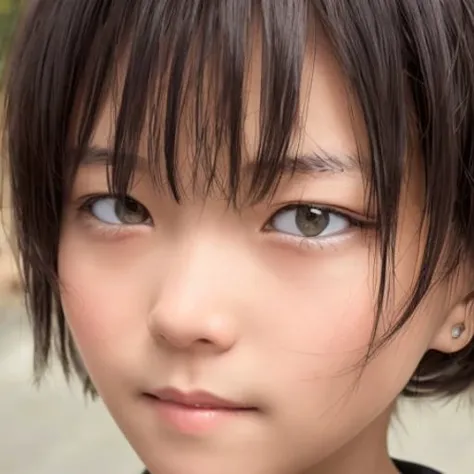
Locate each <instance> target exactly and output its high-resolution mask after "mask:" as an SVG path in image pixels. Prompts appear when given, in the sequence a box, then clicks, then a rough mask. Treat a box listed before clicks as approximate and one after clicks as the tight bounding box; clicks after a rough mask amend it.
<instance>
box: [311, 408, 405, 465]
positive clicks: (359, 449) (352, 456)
mask: <svg viewBox="0 0 474 474" xmlns="http://www.w3.org/2000/svg"><path fill="white" fill-rule="evenodd" d="M392 411H393V410H392V409H390V410H387V411H386V412H384V413H383V414H382V415H381V416H379V417H378V418H377V419H376V420H375V421H374V422H372V423H371V424H370V425H369V426H368V427H367V428H366V429H364V431H362V432H361V433H360V434H359V435H358V436H357V437H356V438H354V439H353V440H352V441H351V442H350V443H348V444H346V445H345V446H344V447H343V448H341V449H340V450H339V451H337V452H336V453H333V454H332V455H331V456H329V457H328V458H326V459H325V460H324V461H323V462H321V463H319V464H318V465H317V466H315V467H314V468H313V469H311V470H310V471H308V472H305V473H304V474H348V473H350V474H399V471H398V469H397V468H396V467H395V465H394V464H393V462H392V460H391V459H390V456H389V453H388V445H387V432H388V427H389V424H390V419H391V414H392Z"/></svg>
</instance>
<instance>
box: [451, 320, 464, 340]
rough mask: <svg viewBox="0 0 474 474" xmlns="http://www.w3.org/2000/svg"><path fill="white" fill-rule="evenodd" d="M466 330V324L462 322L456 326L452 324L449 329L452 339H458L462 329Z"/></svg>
mask: <svg viewBox="0 0 474 474" xmlns="http://www.w3.org/2000/svg"><path fill="white" fill-rule="evenodd" d="M465 330H466V326H465V325H464V323H460V324H456V326H453V329H452V330H451V336H452V337H453V339H459V338H460V337H461V336H462V335H463V333H464V331H465Z"/></svg>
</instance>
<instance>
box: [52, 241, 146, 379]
mask: <svg viewBox="0 0 474 474" xmlns="http://www.w3.org/2000/svg"><path fill="white" fill-rule="evenodd" d="M94 245H95V244H94V243H91V241H90V239H89V240H87V239H80V238H70V236H69V235H68V234H66V235H64V236H63V238H62V240H61V245H60V249H59V255H58V273H59V279H60V283H61V302H62V305H63V309H64V312H65V316H66V319H67V322H68V325H69V327H70V330H71V332H72V334H73V336H74V339H75V342H76V345H77V346H78V348H79V351H80V352H81V355H82V357H83V359H84V362H85V364H86V366H88V368H91V369H92V367H91V366H94V364H95V361H96V360H99V359H104V360H105V359H107V363H110V362H109V361H111V360H119V359H120V357H118V358H117V354H116V353H117V352H118V351H119V350H120V349H117V348H120V347H124V345H123V344H124V343H126V341H128V344H129V345H130V344H131V343H133V341H134V339H136V338H138V337H139V335H140V332H141V331H142V328H141V325H143V326H144V325H145V324H146V319H145V318H140V317H137V316H139V315H140V314H144V312H145V311H146V310H145V309H144V308H146V306H147V303H148V302H147V299H146V294H143V288H144V285H145V282H146V281H149V279H147V274H146V269H144V267H143V265H142V264H141V263H140V262H141V261H142V259H140V258H137V257H138V256H137V255H130V252H129V251H128V252H125V251H124V252H120V251H118V250H117V249H115V250H114V251H111V250H108V249H107V248H106V247H105V246H103V248H100V249H99V248H96V247H95V246H94ZM124 250H125V249H124ZM92 370H93V369H92Z"/></svg>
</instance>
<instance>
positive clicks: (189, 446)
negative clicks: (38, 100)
mask: <svg viewBox="0 0 474 474" xmlns="http://www.w3.org/2000/svg"><path fill="white" fill-rule="evenodd" d="M257 57H259V55H258V54H257V53H255V58H254V60H253V61H252V68H251V72H250V74H249V78H248V87H247V92H248V96H247V97H246V101H247V102H248V107H247V116H246V126H245V147H246V148H245V149H246V151H247V154H246V157H245V160H244V161H245V163H244V166H243V169H242V173H244V176H245V173H248V174H249V178H251V176H252V170H253V165H254V164H255V163H254V161H253V158H252V157H253V156H255V155H256V153H257V149H256V148H257V146H258V136H257V133H256V130H257V126H258V116H259V114H258V107H259V100H260V72H259V71H260V68H259V61H258V59H257ZM302 90H303V91H304V92H303V107H302V109H304V114H302V117H303V118H302V123H301V131H302V133H301V134H300V135H299V136H300V140H299V142H298V143H295V144H294V146H293V147H292V148H291V152H292V155H291V156H292V157H294V156H295V155H298V156H299V157H300V159H299V160H300V161H299V163H300V164H301V166H297V167H296V173H295V174H294V175H292V174H291V173H285V174H284V175H283V178H282V181H281V183H280V185H279V186H278V188H277V190H276V193H275V195H274V196H272V198H271V199H267V200H263V201H262V202H258V203H256V204H254V205H251V204H247V201H246V200H245V189H244V188H243V189H242V196H241V197H242V199H241V202H242V205H240V206H238V208H234V207H233V206H229V204H228V202H227V201H226V199H225V195H224V193H222V192H221V190H222V189H221V187H220V186H219V185H218V183H220V182H221V181H222V182H224V181H225V177H226V159H225V157H224V156H223V157H222V159H219V162H218V168H217V174H218V176H219V177H220V178H221V181H219V178H218V179H217V180H216V181H215V182H214V185H213V186H212V187H211V189H210V190H208V192H206V184H207V181H208V180H207V179H206V176H204V174H202V176H201V175H200V174H199V173H198V174H197V175H195V174H193V173H192V172H191V170H192V169H194V168H193V167H191V160H193V159H194V158H193V154H192V153H191V152H190V151H189V150H191V148H192V146H190V145H189V144H190V143H191V142H192V137H191V135H189V134H188V132H189V133H190V131H192V127H187V126H184V127H181V131H180V139H179V156H180V161H179V164H178V165H179V174H180V179H181V181H180V182H181V185H182V190H183V198H182V201H181V202H180V204H177V203H176V201H175V200H174V198H173V197H172V196H171V194H170V193H169V192H168V190H167V188H165V187H162V188H161V189H158V187H157V186H156V185H155V183H154V181H153V180H152V179H151V178H150V175H149V173H148V169H147V163H146V161H147V143H148V137H147V136H146V133H144V136H143V142H142V144H141V147H140V154H141V158H142V159H140V160H139V166H138V167H137V170H136V173H135V177H134V180H133V184H132V187H131V190H130V198H129V199H128V201H127V202H126V203H120V202H118V201H116V200H115V199H114V197H113V196H111V195H107V193H108V186H107V169H106V161H107V153H108V152H109V153H111V152H110V148H111V147H112V144H113V135H114V124H115V110H116V105H117V104H115V103H114V102H113V100H112V98H110V99H109V101H108V102H107V103H106V104H105V107H104V108H103V112H102V115H101V117H100V119H99V121H98V124H97V127H96V130H95V133H94V134H93V141H92V143H91V150H90V153H89V154H88V156H86V157H85V158H84V163H83V165H81V166H80V168H79V171H78V173H77V177H76V179H75V182H74V186H73V189H72V190H71V195H70V198H69V200H68V203H67V205H66V212H65V216H64V223H63V229H62V235H61V241H60V252H59V276H60V281H61V285H62V295H61V296H62V303H63V307H64V310H65V314H66V317H67V319H68V322H69V325H70V328H71V331H72V333H73V336H74V338H75V342H76V344H77V346H78V348H79V351H80V354H81V356H82V358H83V361H84V364H85V366H86V368H87V371H88V373H89V374H90V376H91V378H92V381H93V383H94V385H95V387H96V389H97V390H98V392H99V394H100V396H101V397H102V398H103V399H104V401H105V403H106V404H107V405H108V407H109V409H110V411H111V413H112V415H113V416H114V417H115V419H116V421H117V423H118V425H119V426H120V428H121V429H122V430H123V432H124V433H125V435H126V436H127V438H128V439H129V441H130V442H131V444H132V446H133V447H134V448H135V449H136V451H137V452H138V454H139V455H140V456H141V458H142V459H143V460H144V462H145V463H146V465H147V466H148V467H149V469H150V470H151V472H156V473H160V474H161V473H166V474H172V473H176V474H177V473H187V474H192V473H206V474H222V473H223V472H225V473H227V474H231V473H235V474H237V473H239V474H241V473H246V474H252V473H271V474H278V473H295V472H311V469H312V468H316V466H318V469H322V470H321V471H319V470H318V472H339V471H335V470H334V469H333V470H331V469H332V468H334V467H335V466H339V467H341V466H343V465H344V462H346V461H345V460H346V459H347V460H349V459H350V460H351V461H350V462H353V460H354V456H356V457H360V458H361V459H362V458H365V459H366V460H367V459H369V461H368V462H370V463H371V464H370V465H371V466H380V468H381V470H380V471H378V472H384V471H383V470H382V469H387V472H390V471H389V469H390V467H389V466H388V459H387V460H386V458H384V457H383V456H382V457H380V456H379V454H380V452H383V451H384V450H385V433H386V429H387V424H388V421H389V415H390V411H391V408H392V405H393V402H394V400H395V399H396V397H397V395H398V394H399V393H400V392H401V390H402V389H403V387H404V386H405V384H406V383H407V381H408V380H409V378H410V377H411V375H412V373H413V372H414V370H415V368H416V366H417V364H418V362H419V361H420V359H421V357H422V356H423V354H424V353H425V352H426V350H427V349H429V348H430V347H436V344H437V343H438V342H437V341H438V340H439V337H440V336H439V333H440V330H441V329H440V328H441V327H442V325H443V322H444V317H445V315H446V312H447V311H448V309H449V308H450V306H451V305H452V301H451V300H449V299H448V296H447V295H448V293H447V289H446V288H445V286H443V285H439V286H438V287H437V288H436V289H434V290H433V291H431V292H430V294H429V296H428V297H427V298H426V300H425V301H424V303H423V305H422V306H421V307H420V308H419V309H418V311H417V313H416V314H415V317H414V318H413V320H412V321H411V322H410V323H409V325H408V326H407V328H406V330H404V331H402V332H401V333H400V334H399V335H398V336H397V337H396V338H395V339H393V340H392V341H391V342H390V343H389V344H388V345H386V346H384V347H383V348H382V349H381V350H380V351H379V352H377V355H376V357H374V358H373V359H371V360H370V362H369V363H368V364H367V365H365V366H364V369H363V370H362V371H361V368H362V366H363V364H362V361H363V359H364V356H365V355H366V353H367V350H368V345H369V341H370V337H371V332H372V329H373V327H374V321H375V313H376V295H377V288H378V286H377V285H378V283H379V282H378V281H377V278H376V277H377V275H378V274H379V270H380V269H379V266H378V260H377V255H378V254H377V250H376V241H375V237H376V223H375V222H373V219H372V218H371V210H370V209H367V208H366V203H367V199H366V195H365V191H366V175H365V177H364V173H366V172H367V168H368V166H367V165H368V162H367V159H368V158H364V137H363V134H362V131H363V126H362V122H361V120H360V119H359V118H358V114H357V110H355V111H354V110H351V108H350V98H349V96H348V95H347V88H346V84H345V79H344V77H343V76H342V74H341V72H340V70H339V68H338V66H337V64H336V61H335V60H334V59H333V57H332V55H331V53H330V50H329V48H325V47H321V46H320V47H319V49H318V52H317V54H316V62H315V64H314V69H313V65H312V64H310V63H308V65H307V67H306V69H305V73H304V80H303V85H302ZM183 114H184V116H185V115H186V110H184V112H183ZM289 159H290V158H289ZM407 159H408V158H407ZM410 160H411V161H410V163H411V162H412V161H413V162H414V161H415V158H413V159H410ZM409 168H410V173H409V176H407V179H406V180H405V187H404V191H403V193H402V196H403V197H402V203H401V214H400V216H399V218H400V225H399V229H400V230H399V237H398V240H397V249H396V256H397V258H396V270H395V275H396V278H395V280H394V287H393V293H392V294H393V296H394V298H393V299H392V300H390V304H389V305H388V306H387V310H386V311H385V312H384V315H383V318H382V320H381V322H380V325H379V326H378V329H377V331H378V334H379V336H380V335H382V334H384V333H385V331H386V330H388V329H389V328H390V326H391V325H392V324H393V323H394V318H396V317H397V315H398V314H399V311H400V310H401V309H402V307H403V303H404V302H406V300H407V298H408V297H409V295H410V291H411V290H412V288H413V285H414V283H415V282H416V279H417V277H418V271H419V265H418V263H417V262H418V260H419V256H420V253H421V251H422V248H420V238H421V237H420V236H421V235H422V234H423V230H422V228H421V227H420V226H421V211H420V209H421V206H422V202H421V201H420V195H421V194H422V193H421V189H420V188H421V182H420V181H419V179H418V177H417V169H416V165H414V164H413V165H410V166H409ZM245 179H246V178H245V177H244V180H243V182H244V183H245ZM221 184H225V183H221ZM420 229H421V230H420ZM451 290H453V288H452V287H451ZM458 293H459V292H458V289H457V288H454V291H451V292H450V293H449V295H451V297H452V298H455V297H456V295H457V294H458ZM160 397H161V400H160ZM172 402H175V403H172ZM371 453H373V454H371ZM384 463H387V465H385V464H384ZM324 468H328V471H325V470H324ZM346 468H347V469H348V470H347V471H345V472H349V471H351V468H350V467H347V466H346ZM344 469H345V468H344ZM351 472H352V471H351ZM367 472H368V471H367ZM374 472H375V471H374Z"/></svg>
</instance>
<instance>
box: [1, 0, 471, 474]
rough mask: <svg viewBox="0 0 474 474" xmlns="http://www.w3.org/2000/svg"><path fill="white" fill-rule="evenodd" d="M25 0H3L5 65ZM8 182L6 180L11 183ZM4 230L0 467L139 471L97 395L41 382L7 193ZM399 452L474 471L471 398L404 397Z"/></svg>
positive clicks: (75, 473)
mask: <svg viewBox="0 0 474 474" xmlns="http://www.w3.org/2000/svg"><path fill="white" fill-rule="evenodd" d="M21 4H22V1H21V0H0V72H3V70H4V66H5V57H6V54H7V52H8V46H9V43H10V38H11V35H12V32H13V31H14V27H15V23H16V21H17V18H18V15H19V12H20V7H21ZM6 184H7V183H6ZM2 207H3V216H2V217H3V221H4V222H5V223H6V225H5V226H4V228H2V229H0V474H7V473H8V474H30V473H31V474H33V473H34V474H83V473H85V472H87V473H89V474H109V473H113V474H134V473H137V474H138V473H139V471H140V468H141V463H140V462H139V460H138V459H137V457H136V456H135V455H134V453H133V452H132V450H131V449H130V448H129V447H128V445H127V443H126V441H125V440H124V439H123V437H122V435H121V433H120V432H119V430H118V429H117V428H116V427H115V425H114V423H113V422H112V420H111V419H110V417H109V415H108V414H107V412H106V410H105V409H104V407H103V406H102V404H101V403H100V402H95V403H91V402H88V401H86V400H84V398H83V396H82V393H81V389H80V387H78V386H77V384H75V383H72V384H71V385H70V386H68V385H66V383H65V381H64V379H63V377H62V374H61V373H60V371H59V370H58V368H57V367H52V369H51V371H50V373H49V375H48V377H47V379H46V380H45V381H44V383H43V384H42V385H41V387H40V388H37V387H35V386H34V385H33V381H32V345H31V335H30V331H29V326H28V320H27V318H26V313H25V311H24V309H23V305H22V296H21V285H20V283H19V280H18V278H17V275H16V272H15V265H14V259H13V257H12V254H11V252H10V251H9V245H8V237H9V230H8V227H9V226H8V220H9V209H8V200H4V202H3V206H2ZM390 449H391V452H392V454H393V455H394V456H396V457H400V458H404V459H409V460H412V461H417V462H421V463H425V464H427V465H431V466H433V467H436V468H437V469H440V470H442V471H443V473H444V474H473V473H474V409H473V408H472V407H471V408H469V404H468V402H467V400H466V399H455V400H452V401H450V402H449V403H447V402H444V403H439V402H426V401H423V402H407V401H403V402H401V403H400V407H399V416H398V417H397V418H396V419H394V422H393V426H392V429H391V432H390Z"/></svg>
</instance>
